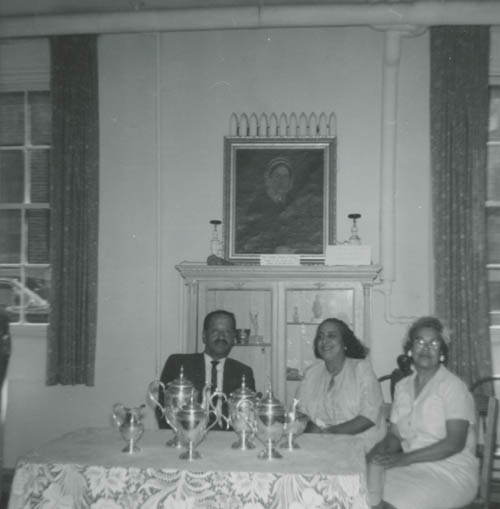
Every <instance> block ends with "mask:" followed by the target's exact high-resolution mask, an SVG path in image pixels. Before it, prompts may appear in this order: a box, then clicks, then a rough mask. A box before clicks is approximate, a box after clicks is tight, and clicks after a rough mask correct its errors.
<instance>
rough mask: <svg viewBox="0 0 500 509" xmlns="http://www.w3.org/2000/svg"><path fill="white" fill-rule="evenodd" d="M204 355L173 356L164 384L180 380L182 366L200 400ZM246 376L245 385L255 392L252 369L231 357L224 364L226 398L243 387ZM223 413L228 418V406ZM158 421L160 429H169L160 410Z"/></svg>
mask: <svg viewBox="0 0 500 509" xmlns="http://www.w3.org/2000/svg"><path fill="white" fill-rule="evenodd" d="M203 356H204V354H203V353H184V354H182V353H180V354H173V355H171V356H170V357H169V358H168V359H167V362H165V366H163V370H162V372H161V376H160V380H161V382H163V384H165V385H166V384H168V383H169V382H171V381H172V380H175V379H176V378H179V376H180V373H181V366H183V367H184V378H186V379H188V380H189V381H190V382H192V383H193V384H194V387H195V389H196V390H197V391H198V395H199V398H200V399H201V394H202V390H203V387H204V386H205V359H204V357H203ZM243 375H245V383H246V386H247V387H248V388H249V389H252V391H255V380H254V377H253V371H252V368H251V367H249V366H247V365H246V364H243V363H242V362H239V361H237V360H235V359H231V358H229V357H227V358H226V361H225V362H224V374H223V378H222V380H223V382H222V390H223V392H224V394H225V395H226V396H228V397H229V395H230V394H231V392H233V391H235V390H236V389H239V388H240V387H241V377H242V376H243ZM160 403H162V404H163V395H162V394H160ZM222 411H223V413H224V415H225V416H226V417H227V406H226V405H223V407H222ZM156 419H157V420H158V425H159V427H160V428H162V429H163V428H169V427H170V426H168V424H167V423H166V421H165V418H164V417H162V415H161V412H160V411H159V409H158V408H157V409H156Z"/></svg>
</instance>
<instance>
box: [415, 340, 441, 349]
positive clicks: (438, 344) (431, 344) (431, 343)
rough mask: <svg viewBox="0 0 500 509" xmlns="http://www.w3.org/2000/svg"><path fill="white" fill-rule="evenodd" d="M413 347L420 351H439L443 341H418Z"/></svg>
mask: <svg viewBox="0 0 500 509" xmlns="http://www.w3.org/2000/svg"><path fill="white" fill-rule="evenodd" d="M413 346H415V348H419V349H420V350H421V349H423V348H426V347H427V348H430V349H431V350H439V348H440V347H441V341H439V339H433V340H431V341H426V340H425V339H416V340H415V341H414V342H413Z"/></svg>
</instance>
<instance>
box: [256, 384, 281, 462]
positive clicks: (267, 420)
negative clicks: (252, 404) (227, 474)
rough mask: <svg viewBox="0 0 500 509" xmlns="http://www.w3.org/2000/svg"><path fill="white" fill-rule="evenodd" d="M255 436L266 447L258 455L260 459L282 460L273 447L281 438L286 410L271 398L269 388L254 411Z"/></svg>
mask: <svg viewBox="0 0 500 509" xmlns="http://www.w3.org/2000/svg"><path fill="white" fill-rule="evenodd" d="M255 421H256V435H257V438H258V439H259V440H260V441H261V442H262V443H263V444H264V445H265V446H266V449H265V450H263V451H261V452H260V453H259V454H258V457H259V458H261V459H267V460H271V459H275V458H282V456H281V454H280V453H279V452H278V451H277V450H276V449H275V445H276V444H277V443H278V442H279V440H280V439H281V437H282V436H283V432H284V429H285V421H286V409H285V407H284V406H283V405H282V404H281V402H280V401H279V400H278V399H277V398H275V397H274V396H273V393H272V390H271V388H269V389H268V391H267V394H266V396H265V397H263V398H262V399H261V400H259V401H258V402H257V406H256V409H255Z"/></svg>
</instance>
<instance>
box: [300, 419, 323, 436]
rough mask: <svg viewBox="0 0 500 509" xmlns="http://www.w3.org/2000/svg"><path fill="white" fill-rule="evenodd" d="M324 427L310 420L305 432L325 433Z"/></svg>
mask: <svg viewBox="0 0 500 509" xmlns="http://www.w3.org/2000/svg"><path fill="white" fill-rule="evenodd" d="M324 431H325V430H324V428H321V427H319V426H318V425H317V424H316V423H315V422H313V421H311V420H310V421H309V422H308V423H307V426H306V429H305V430H304V433H324Z"/></svg>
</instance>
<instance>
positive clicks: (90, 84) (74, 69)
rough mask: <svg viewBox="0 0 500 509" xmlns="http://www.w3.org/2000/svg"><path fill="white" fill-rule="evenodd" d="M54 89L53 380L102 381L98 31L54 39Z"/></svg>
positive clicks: (50, 352) (69, 382)
mask: <svg viewBox="0 0 500 509" xmlns="http://www.w3.org/2000/svg"><path fill="white" fill-rule="evenodd" d="M51 95H52V122H53V138H52V161H51V175H50V182H51V184H50V185H51V188H50V192H51V195H50V202H51V232H50V235H51V245H50V262H51V267H52V285H51V296H50V299H51V300H50V302H51V312H50V320H49V327H48V338H47V339H48V349H47V385H56V384H62V385H76V384H85V385H94V362H95V340H96V321H97V241H98V192H99V188H98V179H99V146H98V137H99V132H98V128H99V123H98V82H97V39H96V36H94V35H82V36H80V35H79V36H61V37H52V38H51Z"/></svg>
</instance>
